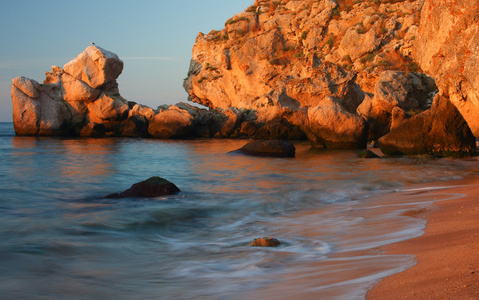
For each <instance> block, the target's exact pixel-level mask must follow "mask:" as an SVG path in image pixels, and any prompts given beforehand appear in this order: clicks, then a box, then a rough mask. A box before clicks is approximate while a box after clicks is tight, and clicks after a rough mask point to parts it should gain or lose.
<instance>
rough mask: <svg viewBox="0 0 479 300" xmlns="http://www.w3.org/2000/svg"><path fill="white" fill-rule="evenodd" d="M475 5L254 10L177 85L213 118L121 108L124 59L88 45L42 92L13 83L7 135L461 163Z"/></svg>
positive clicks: (385, 3)
mask: <svg viewBox="0 0 479 300" xmlns="http://www.w3.org/2000/svg"><path fill="white" fill-rule="evenodd" d="M478 6H479V4H477V3H476V2H468V1H457V0H456V1H452V0H440V1H432V0H408V1H401V0H369V1H352V0H337V1H335V0H280V1H272V0H270V1H264V0H257V1H255V3H254V5H252V6H250V7H249V8H248V9H247V10H246V11H245V12H242V13H240V14H238V15H236V16H234V17H232V18H231V19H229V20H227V21H226V23H225V28H224V29H222V30H220V31H215V30H213V31H211V32H210V33H208V34H203V33H199V34H198V37H197V38H196V41H195V44H194V46H193V51H192V59H191V64H190V69H189V71H188V75H187V78H186V79H185V81H184V87H185V89H186V91H187V92H188V95H189V99H190V100H192V101H194V102H196V103H199V104H203V105H205V106H207V107H209V109H208V110H206V109H199V108H196V107H193V106H191V105H188V104H185V103H180V104H177V105H172V106H170V105H166V106H165V105H164V106H160V107H158V108H156V109H153V108H149V107H146V106H142V105H139V104H136V103H133V102H128V101H126V100H125V99H124V98H122V97H121V95H120V93H119V89H118V85H117V83H116V79H117V77H118V76H119V75H120V73H121V71H122V68H123V62H122V61H121V60H120V59H119V58H118V57H117V56H116V55H115V54H113V53H111V52H109V51H106V50H104V49H101V48H99V47H95V46H92V47H88V48H87V49H86V50H85V51H84V52H82V53H81V54H80V55H79V56H78V57H77V58H76V59H74V60H73V61H71V62H69V63H67V64H66V65H65V66H64V67H63V68H60V67H56V66H54V67H53V69H52V71H51V72H48V73H47V78H46V79H45V81H44V83H43V84H39V83H37V82H36V81H34V80H30V79H26V78H23V77H18V78H15V79H14V80H13V85H12V101H13V115H14V126H15V131H16V133H17V134H18V135H71V134H74V135H84V136H104V135H107V136H148V137H155V138H186V137H250V138H255V139H302V138H305V137H306V136H307V138H309V139H310V140H311V142H312V145H313V146H315V147H326V148H364V147H366V143H367V141H368V140H377V139H379V144H380V145H382V149H383V151H384V152H385V153H388V154H401V153H402V154H421V153H429V154H440V155H442V154H444V153H450V152H460V153H466V154H467V153H470V152H472V151H475V138H474V136H473V133H474V134H475V136H476V137H477V136H479V122H478V121H477V118H476V117H475V116H476V114H477V112H478V109H479V100H478V92H477V91H478V87H479V83H478V82H479V81H478V79H477V75H476V74H477V72H476V71H477V68H478V67H477V66H478V63H477V62H478V61H479V38H478V36H479V35H478V22H477V21H478V19H479V16H478V14H479V13H478V11H479V10H478ZM422 70H424V71H426V72H427V73H428V74H430V75H432V77H431V76H430V75H427V74H425V73H423V71H422ZM436 82H437V86H438V87H439V91H437V86H436ZM433 98H434V101H433ZM431 104H433V105H432V108H431ZM470 128H472V132H471V129H470ZM412 132H414V134H407V133H412ZM404 133H406V135H405V134H404Z"/></svg>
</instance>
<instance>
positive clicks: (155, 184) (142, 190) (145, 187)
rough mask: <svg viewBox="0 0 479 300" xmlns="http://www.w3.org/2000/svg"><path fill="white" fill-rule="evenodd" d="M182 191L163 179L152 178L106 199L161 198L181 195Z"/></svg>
mask: <svg viewBox="0 0 479 300" xmlns="http://www.w3.org/2000/svg"><path fill="white" fill-rule="evenodd" d="M179 192H180V189H179V188H178V187H177V186H176V185H174V184H173V183H171V182H169V181H168V180H166V179H163V178H161V177H157V176H154V177H151V178H149V179H147V180H145V181H142V182H139V183H135V184H134V185H132V186H131V187H130V188H129V189H127V190H126V191H124V192H121V193H115V194H111V195H108V196H106V197H105V198H130V197H132V198H135V197H136V198H138V197H141V198H147V197H160V196H166V195H172V194H176V193H179Z"/></svg>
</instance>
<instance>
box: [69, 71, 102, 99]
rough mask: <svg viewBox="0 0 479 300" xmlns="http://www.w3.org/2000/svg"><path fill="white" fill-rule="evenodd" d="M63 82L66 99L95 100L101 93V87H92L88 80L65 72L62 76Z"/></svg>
mask: <svg viewBox="0 0 479 300" xmlns="http://www.w3.org/2000/svg"><path fill="white" fill-rule="evenodd" d="M61 81H62V84H63V99H64V100H65V101H68V102H69V101H93V100H95V99H96V98H98V96H99V95H100V90H99V89H94V88H92V87H90V86H89V85H88V84H87V83H86V82H84V81H82V80H80V79H76V78H74V77H73V76H71V75H69V74H67V73H64V74H63V75H62V77H61Z"/></svg>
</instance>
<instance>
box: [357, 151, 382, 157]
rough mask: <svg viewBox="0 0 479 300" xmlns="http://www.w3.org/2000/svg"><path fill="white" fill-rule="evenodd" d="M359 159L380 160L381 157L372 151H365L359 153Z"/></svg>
mask: <svg viewBox="0 0 479 300" xmlns="http://www.w3.org/2000/svg"><path fill="white" fill-rule="evenodd" d="M357 157H359V158H380V156H379V155H377V154H376V153H374V152H373V151H371V150H363V151H361V152H359V153H358V155H357Z"/></svg>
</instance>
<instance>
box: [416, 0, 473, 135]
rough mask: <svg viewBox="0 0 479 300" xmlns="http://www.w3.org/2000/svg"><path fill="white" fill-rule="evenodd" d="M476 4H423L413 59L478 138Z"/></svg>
mask: <svg viewBox="0 0 479 300" xmlns="http://www.w3.org/2000/svg"><path fill="white" fill-rule="evenodd" d="M478 18H479V2H478V1H466V0H462V1H453V0H426V1H425V3H424V7H423V9H422V12H421V23H420V26H419V31H418V36H417V39H416V41H415V44H414V47H415V51H414V56H415V58H416V60H417V61H418V62H419V64H420V66H421V68H422V69H423V70H424V71H426V72H428V73H429V74H431V75H432V76H433V77H434V78H435V79H436V82H437V86H438V87H439V90H440V94H441V95H442V96H444V97H446V98H449V99H450V101H451V102H452V103H453V104H454V105H455V106H456V107H457V109H458V110H459V112H460V113H461V114H462V116H463V117H464V119H465V120H466V121H467V123H468V125H469V126H470V127H471V129H472V132H473V133H474V135H475V136H476V137H479V118H477V115H478V114H479V22H478Z"/></svg>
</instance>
